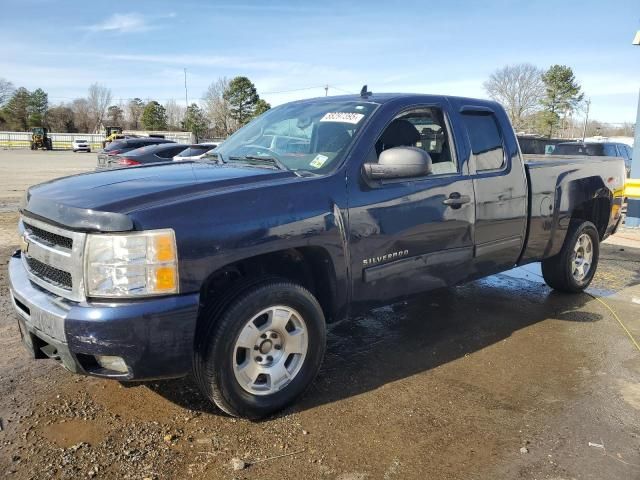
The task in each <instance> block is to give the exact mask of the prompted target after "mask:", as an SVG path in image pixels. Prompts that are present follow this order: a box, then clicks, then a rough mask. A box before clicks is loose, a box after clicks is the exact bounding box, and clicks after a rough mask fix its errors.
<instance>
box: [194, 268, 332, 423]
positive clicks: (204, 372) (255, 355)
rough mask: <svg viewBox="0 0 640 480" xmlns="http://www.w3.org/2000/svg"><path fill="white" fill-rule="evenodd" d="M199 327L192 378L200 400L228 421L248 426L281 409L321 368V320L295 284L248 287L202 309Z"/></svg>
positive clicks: (317, 307)
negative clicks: (209, 403)
mask: <svg viewBox="0 0 640 480" xmlns="http://www.w3.org/2000/svg"><path fill="white" fill-rule="evenodd" d="M274 307H278V308H277V309H276V308H274ZM288 315H289V316H288ZM270 318H273V319H274V320H269V319H270ZM279 318H280V320H278V319H279ZM284 319H286V320H284ZM199 322H201V325H202V326H201V328H200V329H199V332H198V334H197V339H198V341H197V342H196V346H195V358H194V374H195V378H196V381H197V383H198V385H199V387H200V389H201V390H202V392H203V393H204V394H205V395H206V396H207V398H209V400H210V401H212V402H213V403H214V404H215V405H217V406H218V407H219V408H220V409H221V410H223V411H225V412H226V413H228V414H229V415H232V416H236V417H246V418H249V419H254V420H255V419H259V418H263V417H266V416H268V415H271V414H273V413H275V412H277V411H279V410H282V409H283V408H285V407H286V406H288V405H290V404H291V403H293V402H294V401H295V400H296V399H297V398H298V397H300V396H301V395H302V394H303V393H304V392H305V390H306V389H307V388H308V387H309V386H310V385H311V383H312V382H313V380H314V379H315V377H316V375H317V373H318V370H319V369H320V365H321V363H322V359H323V357H324V352H325V346H326V323H325V318H324V314H323V312H322V308H321V307H320V304H319V303H318V301H317V300H316V298H315V297H314V296H313V295H312V294H311V292H309V291H308V290H307V289H305V288H304V287H302V286H300V285H298V284H295V283H291V282H289V281H287V280H281V279H273V278H271V279H265V280H262V281H258V282H255V281H254V282H253V283H251V284H249V285H245V287H244V288H241V289H236V290H235V292H234V295H233V296H232V297H229V296H227V298H226V299H223V300H221V301H219V302H218V303H217V304H216V305H212V306H210V307H209V308H205V309H204V310H203V313H202V316H201V318H200V319H199ZM241 338H242V340H241ZM242 345H244V346H242ZM292 351H295V352H294V353H291V352H292ZM258 360H259V362H261V363H259V362H258ZM283 368H284V369H285V370H286V371H287V373H286V374H283V373H284V370H283ZM256 375H257V376H256Z"/></svg>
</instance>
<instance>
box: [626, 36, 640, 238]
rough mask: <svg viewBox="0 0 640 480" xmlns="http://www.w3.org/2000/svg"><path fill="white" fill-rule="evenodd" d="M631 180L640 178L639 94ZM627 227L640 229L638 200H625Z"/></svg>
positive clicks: (639, 43)
mask: <svg viewBox="0 0 640 480" xmlns="http://www.w3.org/2000/svg"><path fill="white" fill-rule="evenodd" d="M633 45H636V46H640V30H638V31H637V32H636V36H635V38H634V39H633ZM631 178H635V179H638V178H640V92H639V95H638V112H637V113H636V128H635V135H634V140H633V158H632V159H631ZM625 226H627V227H640V198H631V197H629V198H628V199H627V219H626V220H625Z"/></svg>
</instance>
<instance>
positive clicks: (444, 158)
mask: <svg viewBox="0 0 640 480" xmlns="http://www.w3.org/2000/svg"><path fill="white" fill-rule="evenodd" d="M394 147H418V148H421V149H423V150H424V151H426V152H427V153H428V154H429V156H430V157H431V164H432V174H433V175H443V174H449V173H457V171H458V167H457V164H456V161H455V156H454V154H453V152H452V148H451V137H450V136H449V132H448V130H447V123H446V121H445V118H444V114H443V112H442V110H441V109H439V108H436V107H428V108H418V109H413V110H410V111H408V112H405V113H402V114H400V115H398V116H397V117H396V118H395V119H394V120H393V121H392V122H391V123H390V124H389V125H388V126H387V128H386V129H385V130H384V132H383V133H382V135H381V136H380V138H379V139H378V141H377V142H376V153H377V155H378V156H379V155H380V153H382V152H383V151H384V150H388V149H389V148H394Z"/></svg>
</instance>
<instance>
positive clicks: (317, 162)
mask: <svg viewBox="0 0 640 480" xmlns="http://www.w3.org/2000/svg"><path fill="white" fill-rule="evenodd" d="M327 160H329V157H327V156H326V155H316V158H314V159H313V160H311V163H310V164H309V165H311V166H312V167H313V168H320V167H322V166H323V165H324V164H325V163H326V161H327Z"/></svg>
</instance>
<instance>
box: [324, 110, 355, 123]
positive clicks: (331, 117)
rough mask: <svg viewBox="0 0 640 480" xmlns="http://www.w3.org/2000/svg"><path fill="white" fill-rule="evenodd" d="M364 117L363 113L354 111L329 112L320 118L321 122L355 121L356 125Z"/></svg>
mask: <svg viewBox="0 0 640 480" xmlns="http://www.w3.org/2000/svg"><path fill="white" fill-rule="evenodd" d="M363 118H364V115H363V114H362V113H354V112H329V113H326V114H325V115H324V117H322V118H321V119H320V121H321V122H341V123H353V124H354V125H355V124H356V123H358V122H359V121H360V120H362V119H363Z"/></svg>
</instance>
